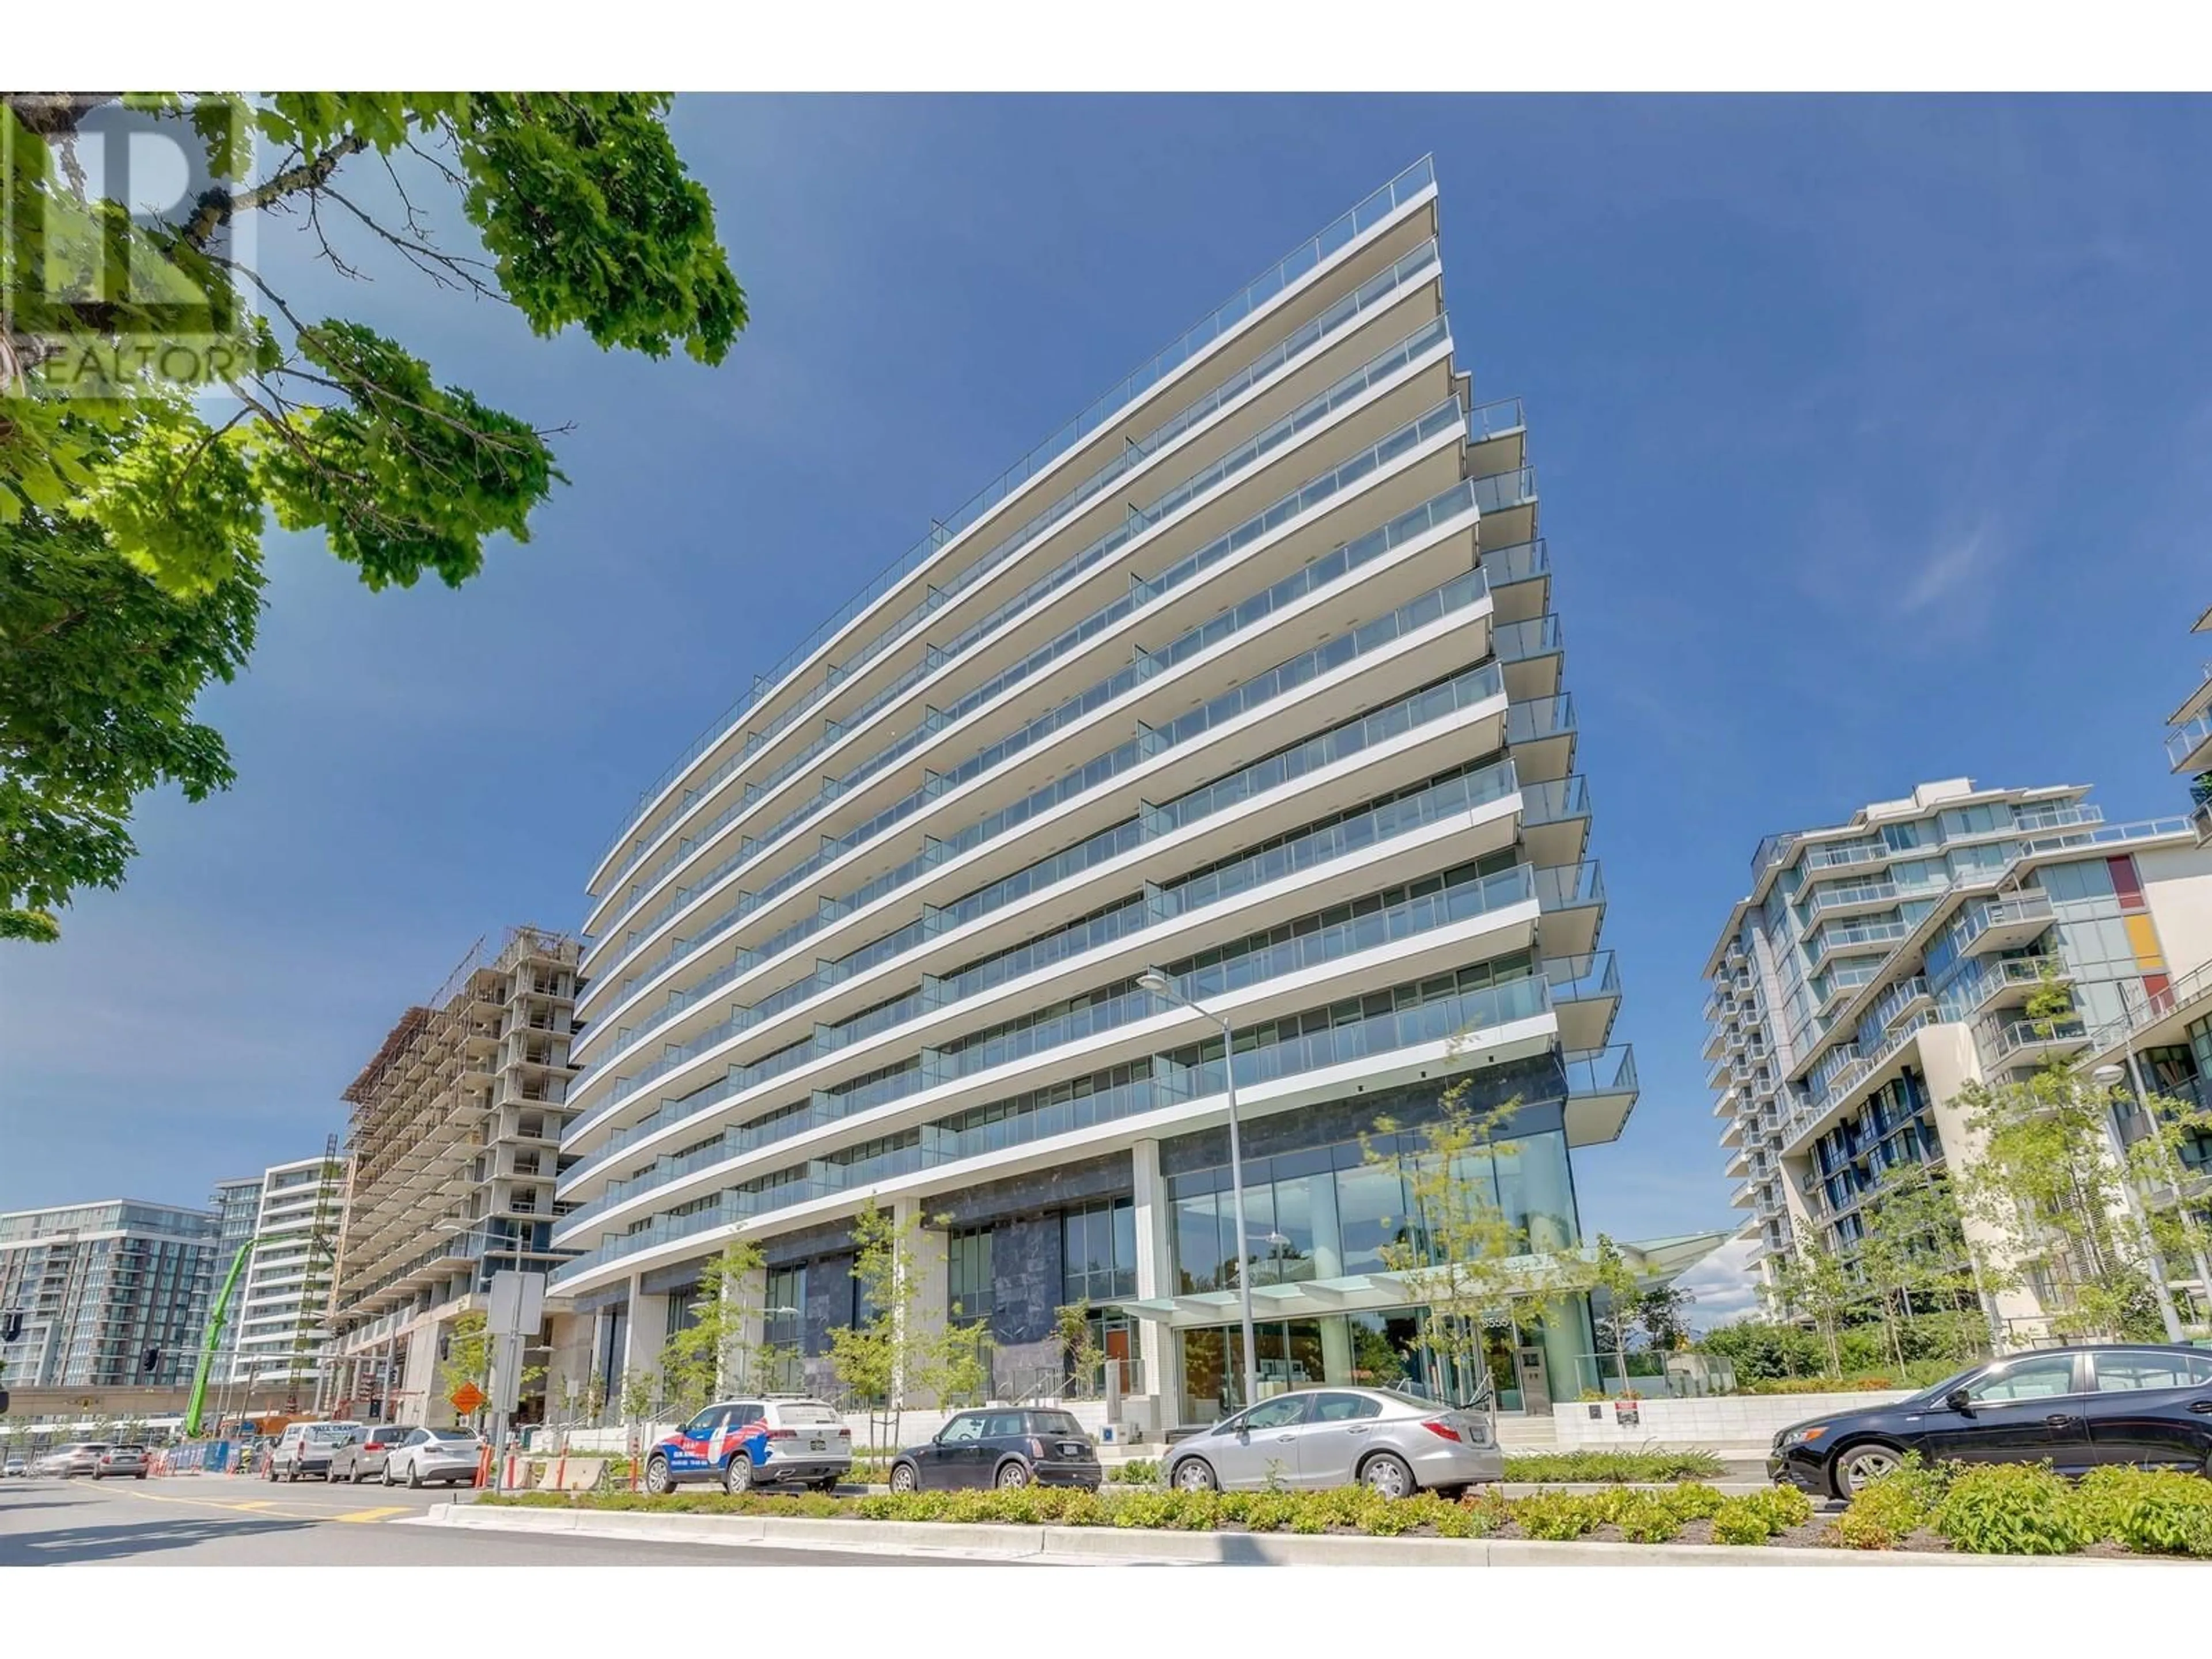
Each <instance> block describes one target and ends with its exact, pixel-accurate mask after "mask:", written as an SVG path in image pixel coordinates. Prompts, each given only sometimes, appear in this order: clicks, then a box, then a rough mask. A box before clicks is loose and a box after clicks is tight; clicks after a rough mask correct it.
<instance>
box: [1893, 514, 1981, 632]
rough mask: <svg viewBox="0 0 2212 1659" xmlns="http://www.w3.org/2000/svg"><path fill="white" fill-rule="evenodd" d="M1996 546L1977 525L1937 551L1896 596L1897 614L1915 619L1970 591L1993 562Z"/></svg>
mask: <svg viewBox="0 0 2212 1659" xmlns="http://www.w3.org/2000/svg"><path fill="white" fill-rule="evenodd" d="M1995 563H1996V541H1995V539H1994V538H1992V537H1990V535H1989V534H1988V532H1987V530H1986V528H1985V527H1984V526H1979V525H1978V526H1975V527H1974V528H1973V529H1972V530H1971V531H1969V532H1966V534H1965V535H1963V536H1960V537H1958V538H1955V539H1954V540H1953V541H1952V542H1951V543H1950V544H1948V546H1945V547H1942V548H1940V549H1938V550H1936V554H1935V556H1933V557H1932V558H1930V559H1929V561H1928V562H1927V563H1926V564H1924V565H1923V566H1922V567H1921V568H1920V573H1919V574H1917V576H1915V577H1914V578H1913V579H1912V580H1911V582H1910V583H1908V584H1907V585H1906V586H1905V591H1904V592H1902V593H1901V594H1899V596H1898V601H1897V609H1898V613H1899V615H1900V616H1905V617H1917V616H1919V615H1920V614H1921V613H1922V612H1923V611H1928V610H1929V609H1931V608H1932V607H1934V606H1936V605H1941V604H1942V603H1944V602H1945V601H1947V600H1949V599H1955V598H1957V597H1958V596H1959V595H1960V594H1961V593H1963V592H1966V591H1967V590H1969V589H1971V588H1972V587H1973V586H1975V585H1976V584H1977V583H1978V582H1979V581H1980V580H1982V579H1983V578H1984V576H1985V575H1986V574H1988V572H1989V570H1990V567H1991V566H1993V565H1994V564H1995Z"/></svg>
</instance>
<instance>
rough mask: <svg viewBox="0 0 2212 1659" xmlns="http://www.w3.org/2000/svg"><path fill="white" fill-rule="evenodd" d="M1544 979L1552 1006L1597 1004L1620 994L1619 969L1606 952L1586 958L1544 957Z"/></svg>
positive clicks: (1608, 952) (1596, 953)
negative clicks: (1567, 1003)
mask: <svg viewBox="0 0 2212 1659" xmlns="http://www.w3.org/2000/svg"><path fill="white" fill-rule="evenodd" d="M1544 977H1545V979H1546V980H1547V981H1550V983H1551V987H1552V1000H1553V1002H1554V1003H1555V1004H1556V1003H1562V1002H1594V1001H1600V1000H1606V999H1609V998H1616V997H1618V996H1620V966H1619V964H1618V963H1616V962H1615V961H1614V960H1613V952H1612V951H1595V952H1593V953H1592V954H1591V955H1589V956H1586V957H1548V958H1547V960H1546V961H1545V963H1544Z"/></svg>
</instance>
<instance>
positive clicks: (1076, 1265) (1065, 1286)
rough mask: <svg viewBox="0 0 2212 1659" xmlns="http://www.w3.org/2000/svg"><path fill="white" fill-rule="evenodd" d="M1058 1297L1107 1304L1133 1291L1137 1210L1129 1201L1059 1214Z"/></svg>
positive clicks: (1135, 1288)
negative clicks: (1059, 1265)
mask: <svg viewBox="0 0 2212 1659" xmlns="http://www.w3.org/2000/svg"><path fill="white" fill-rule="evenodd" d="M1060 1249H1061V1255H1060V1262H1061V1267H1060V1299H1061V1301H1062V1302H1063V1303H1073V1302H1106V1301H1110V1300H1112V1299H1113V1298H1114V1297H1117V1296H1134V1295H1135V1294H1136V1293H1137V1212H1136V1206H1135V1205H1134V1204H1133V1202H1132V1201H1131V1200H1128V1199H1126V1198H1119V1199H1115V1200H1113V1201H1112V1202H1111V1203H1107V1204H1092V1205H1088V1206H1085V1207H1084V1208H1082V1209H1080V1210H1069V1211H1067V1212H1065V1213H1064V1214H1063V1215H1062V1216H1061V1217H1060Z"/></svg>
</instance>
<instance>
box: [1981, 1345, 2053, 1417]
mask: <svg viewBox="0 0 2212 1659" xmlns="http://www.w3.org/2000/svg"><path fill="white" fill-rule="evenodd" d="M2073 1392H2074V1356H2073V1355H2072V1354H2070V1353H2054V1354H2045V1355H2041V1356H2039V1357H2037V1358H2031V1359H2021V1360H2015V1361H2014V1362H2013V1363H2012V1364H2009V1365H2007V1366H2006V1367H2005V1368H2004V1369H2003V1370H2000V1371H1996V1372H1994V1373H1992V1374H1991V1375H1990V1376H1985V1377H1984V1378H1983V1379H1982V1380H1981V1381H1980V1382H1978V1383H1971V1384H1969V1385H1968V1387H1967V1389H1966V1397H1967V1398H1968V1399H1970V1400H1972V1401H1974V1402H1975V1403H1976V1404H1977V1405H1983V1404H1987V1405H1992V1406H1994V1405H1998V1404H2001V1403H2002V1402H2003V1401H2008V1400H2043V1399H2047V1398H2049V1397H2050V1396H2051V1395H2061V1394H2071V1393H2073Z"/></svg>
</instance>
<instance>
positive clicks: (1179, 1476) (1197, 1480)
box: [1170, 1457, 1221, 1492]
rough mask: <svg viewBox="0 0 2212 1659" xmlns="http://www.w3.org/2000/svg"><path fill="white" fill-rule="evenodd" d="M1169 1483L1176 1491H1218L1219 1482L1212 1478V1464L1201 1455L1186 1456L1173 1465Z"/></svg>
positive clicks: (1219, 1487)
mask: <svg viewBox="0 0 2212 1659" xmlns="http://www.w3.org/2000/svg"><path fill="white" fill-rule="evenodd" d="M1170 1484H1171V1485H1172V1486H1174V1487H1175V1489H1176V1491H1177V1492H1219V1491H1220V1490H1221V1483H1220V1482H1219V1481H1218V1480H1215V1479H1214V1478H1213V1465H1212V1464H1211V1463H1209V1462H1206V1460H1205V1459H1204V1458H1203V1457H1186V1458H1185V1459H1183V1461H1182V1462H1180V1463H1178V1464H1176V1467H1175V1475H1174V1478H1173V1480H1171V1482H1170Z"/></svg>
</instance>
